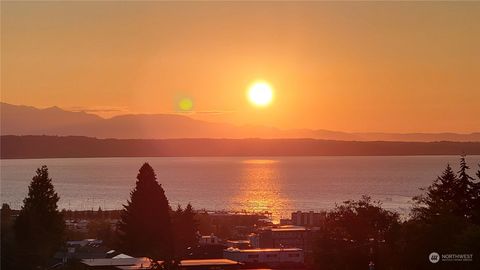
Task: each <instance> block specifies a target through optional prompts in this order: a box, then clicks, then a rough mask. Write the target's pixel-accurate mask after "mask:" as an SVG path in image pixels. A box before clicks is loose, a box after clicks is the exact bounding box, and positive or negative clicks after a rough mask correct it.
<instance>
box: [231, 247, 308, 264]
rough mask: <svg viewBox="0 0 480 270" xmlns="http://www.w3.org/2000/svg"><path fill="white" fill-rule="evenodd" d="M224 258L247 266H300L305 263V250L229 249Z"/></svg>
mask: <svg viewBox="0 0 480 270" xmlns="http://www.w3.org/2000/svg"><path fill="white" fill-rule="evenodd" d="M223 257H224V258H226V259H229V260H233V261H237V262H241V263H244V264H247V265H249V264H250V265H268V266H273V267H275V266H280V265H300V264H303V263H304V255H303V250H302V249H299V248H257V249H236V248H228V249H225V250H224V251H223Z"/></svg>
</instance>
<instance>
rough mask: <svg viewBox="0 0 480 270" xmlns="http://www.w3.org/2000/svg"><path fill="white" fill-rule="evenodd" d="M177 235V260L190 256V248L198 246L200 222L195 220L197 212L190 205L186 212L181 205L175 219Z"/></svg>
mask: <svg viewBox="0 0 480 270" xmlns="http://www.w3.org/2000/svg"><path fill="white" fill-rule="evenodd" d="M173 224H174V229H173V230H174V235H175V255H176V257H177V258H185V257H187V256H188V254H187V251H188V248H189V247H191V248H193V247H195V246H196V245H197V244H198V235H197V231H198V222H197V220H196V219H195V211H194V210H193V207H192V205H191V204H190V203H189V204H188V205H187V207H185V210H182V208H181V206H180V205H179V206H178V208H177V210H176V211H175V213H174V217H173Z"/></svg>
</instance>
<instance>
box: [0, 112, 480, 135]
mask: <svg viewBox="0 0 480 270" xmlns="http://www.w3.org/2000/svg"><path fill="white" fill-rule="evenodd" d="M0 116H1V117H0V120H1V135H57V136H88V137H96V138H117V139H167V138H168V139H171V138H230V139H240V138H270V139H278V138H312V139H323V140H341V141H409V142H433V141H457V142H475V141H476V142H479V141H480V132H475V133H470V134H458V133H406V134H399V133H347V132H338V131H329V130H311V129H278V128H272V127H264V126H250V125H245V126H239V125H233V124H226V123H212V122H207V121H202V120H196V119H193V118H190V117H188V116H183V115H176V114H128V115H120V116H115V117H112V118H108V119H105V118H102V117H99V116H97V115H94V114H89V113H85V112H72V111H66V110H63V109H60V108H58V107H51V108H46V109H38V108H35V107H30V106H21V105H12V104H7V103H0Z"/></svg>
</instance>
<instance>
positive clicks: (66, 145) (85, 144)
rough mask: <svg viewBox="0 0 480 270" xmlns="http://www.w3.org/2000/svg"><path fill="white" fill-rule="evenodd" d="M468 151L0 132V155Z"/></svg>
mask: <svg viewBox="0 0 480 270" xmlns="http://www.w3.org/2000/svg"><path fill="white" fill-rule="evenodd" d="M462 153H465V154H468V155H478V154H480V142H349V141H328V140H315V139H158V140H139V139H136V140H131V139H130V140H121V139H95V138H88V137H78V136H70V137H57V136H2V137H1V158H74V157H162V156H314V155H332V156H337V155H367V156H368V155H372V156H373V155H374V156H379V155H460V154H462Z"/></svg>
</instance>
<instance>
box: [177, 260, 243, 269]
mask: <svg viewBox="0 0 480 270" xmlns="http://www.w3.org/2000/svg"><path fill="white" fill-rule="evenodd" d="M239 264H240V263H239V262H236V261H232V260H229V259H204V260H181V261H180V266H183V267H186V266H192V267H193V266H226V265H239Z"/></svg>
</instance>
